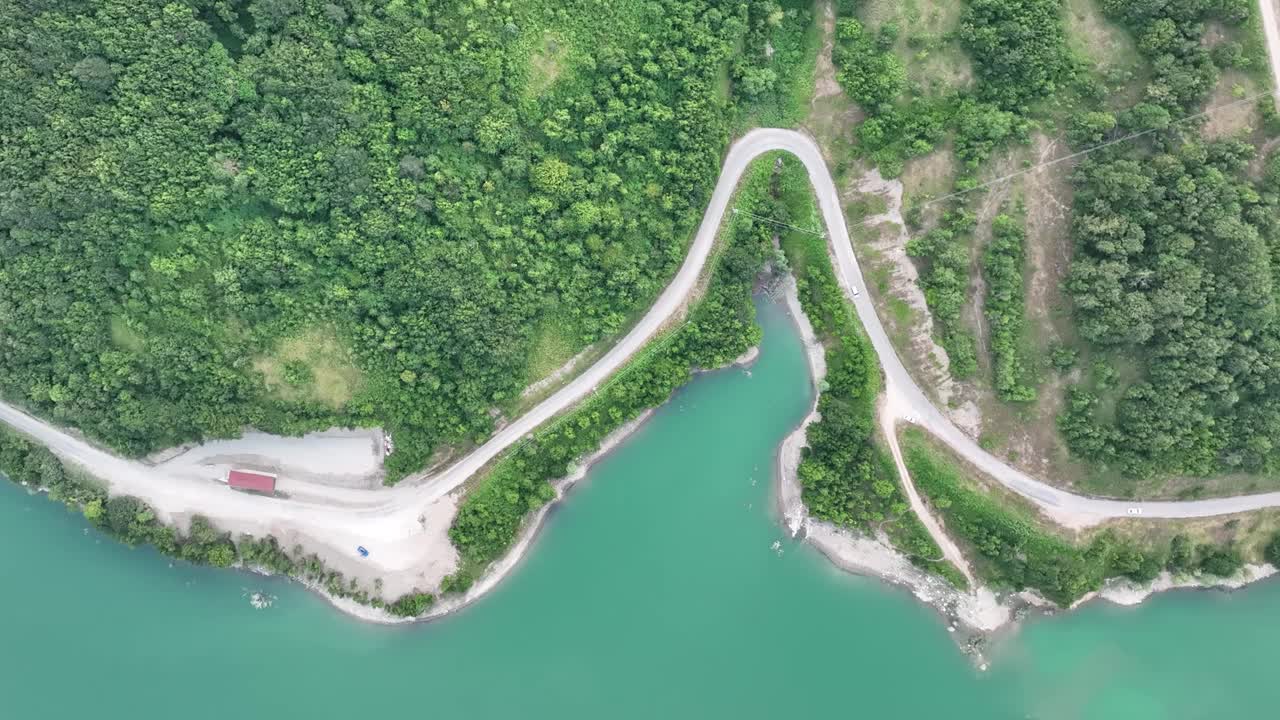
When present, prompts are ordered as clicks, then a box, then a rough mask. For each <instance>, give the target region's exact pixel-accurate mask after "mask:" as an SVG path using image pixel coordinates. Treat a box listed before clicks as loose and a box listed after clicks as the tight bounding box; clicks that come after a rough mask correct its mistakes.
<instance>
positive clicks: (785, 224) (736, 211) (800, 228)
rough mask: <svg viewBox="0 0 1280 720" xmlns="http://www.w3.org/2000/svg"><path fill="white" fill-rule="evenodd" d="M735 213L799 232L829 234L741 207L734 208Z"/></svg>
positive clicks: (824, 235) (818, 234)
mask: <svg viewBox="0 0 1280 720" xmlns="http://www.w3.org/2000/svg"><path fill="white" fill-rule="evenodd" d="M733 214H734V215H738V214H742V215H746V216H747V217H750V218H755V219H756V220H760V221H763V222H767V223H772V224H774V225H781V226H782V227H785V228H791V229H792V230H795V231H797V232H802V233H809V234H810V235H817V236H818V237H820V238H825V237H826V236H827V234H826V233H824V232H822V231H820V230H809V229H808V228H802V227H796V226H795V225H791V224H790V223H784V222H782V221H781V220H774V219H773V218H769V217H765V216H763V215H756V214H755V213H753V212H747V211H746V210H740V209H738V208H734V209H733Z"/></svg>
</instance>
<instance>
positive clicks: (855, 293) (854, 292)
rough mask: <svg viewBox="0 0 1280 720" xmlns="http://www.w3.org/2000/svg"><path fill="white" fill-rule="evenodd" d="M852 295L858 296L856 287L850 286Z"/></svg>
mask: <svg viewBox="0 0 1280 720" xmlns="http://www.w3.org/2000/svg"><path fill="white" fill-rule="evenodd" d="M851 290H852V292H853V296H854V297H858V288H856V287H855V288H851Z"/></svg>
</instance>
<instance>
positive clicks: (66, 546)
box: [0, 305, 1280, 720]
mask: <svg viewBox="0 0 1280 720" xmlns="http://www.w3.org/2000/svg"><path fill="white" fill-rule="evenodd" d="M761 321H762V323H763V324H764V327H765V332H766V337H765V342H764V345H763V348H762V350H763V352H762V354H761V357H760V360H759V361H758V362H757V364H756V366H755V367H754V368H752V370H751V372H750V374H748V373H746V372H745V371H742V370H736V369H734V370H725V371H720V372H717V373H712V374H710V375H706V376H703V377H701V378H699V379H698V380H696V381H695V382H693V383H692V384H691V385H690V386H689V387H687V388H686V389H685V390H684V391H682V392H680V393H679V394H678V395H677V396H676V397H675V398H674V400H673V401H672V402H671V403H669V404H668V405H667V406H665V407H664V408H663V409H662V410H660V411H659V412H658V413H657V414H656V416H655V417H654V418H653V420H651V421H650V422H649V423H648V424H647V425H645V426H644V428H642V429H641V430H640V432H638V433H637V434H636V436H634V437H633V438H632V440H631V441H629V442H628V443H626V444H625V445H624V446H623V447H621V448H619V449H618V451H617V452H615V453H613V454H611V455H610V456H609V457H608V458H607V459H606V460H604V461H603V462H601V463H600V464H599V465H597V466H596V467H595V468H593V469H592V471H591V473H590V475H589V476H588V478H587V480H586V481H585V482H584V484H582V485H581V486H579V487H578V488H576V489H575V490H574V491H573V492H572V493H571V495H570V497H569V499H568V500H567V502H566V503H564V505H563V506H561V507H560V508H558V509H557V510H556V511H555V512H553V514H552V516H551V518H550V522H549V523H548V525H547V527H546V529H545V532H543V533H542V535H541V536H540V537H539V538H538V540H537V542H536V543H535V546H534V548H533V551H532V552H531V553H530V556H529V558H528V561H527V562H525V563H524V564H523V565H522V566H521V567H520V568H519V569H518V570H517V571H516V572H514V573H513V574H512V576H511V577H510V578H509V579H508V580H507V581H505V582H503V583H502V584H501V585H500V586H499V588H498V589H497V590H496V591H495V592H494V593H493V594H491V595H490V596H489V597H487V598H485V599H484V600H482V601H481V602H479V603H477V604H476V605H474V606H472V607H471V608H468V609H467V610H464V611H463V612H461V613H459V614H457V615H455V616H452V617H449V618H446V619H443V620H441V621H437V622H433V623H427V624H422V625H415V626H411V627H381V626H376V625H368V624H364V623H360V622H358V621H354V620H351V619H350V618H347V617H345V616H343V615H341V614H340V613H338V612H337V611H336V610H333V609H332V608H330V607H329V606H328V605H327V604H326V603H325V602H324V601H323V600H321V599H319V598H317V597H315V596H313V595H311V594H310V593H308V592H306V591H304V590H302V589H300V588H298V587H297V586H295V585H291V584H289V583H287V582H284V581H280V580H274V579H263V578H259V577H255V576H251V575H246V574H240V573H233V572H219V571H214V570H210V569H204V568H192V567H188V566H185V565H181V564H177V565H174V564H171V563H170V561H169V560H168V559H165V558H162V557H160V556H158V555H157V554H155V553H154V552H152V551H149V550H145V549H138V550H130V549H128V548H125V547H122V546H119V545H117V544H115V543H113V542H112V541H110V540H105V539H101V538H99V537H98V536H97V535H96V533H94V532H92V531H90V530H88V529H87V528H86V525H85V522H84V521H83V520H82V519H80V518H79V517H78V516H76V515H73V514H70V513H67V512H65V511H64V510H63V509H62V508H61V507H60V506H57V505H55V504H53V503H49V502H47V501H46V500H44V499H43V498H41V497H33V496H28V495H25V494H24V493H23V491H22V490H21V489H18V488H14V487H12V486H11V485H9V484H7V483H4V484H0V540H3V543H4V544H3V549H2V550H0V579H3V583H4V590H5V592H4V593H3V594H2V595H0V603H2V604H3V608H0V718H20V719H23V720H25V719H26V718H95V719H104V720H114V719H116V718H129V719H130V720H132V719H135V718H168V717H178V718H183V719H184V720H186V719H191V718H218V719H219V720H226V719H227V718H292V717H306V718H353V717H375V716H386V715H390V716H392V717H450V716H451V717H459V718H463V717H465V718H499V717H500V718H517V717H518V718H526V717H527V718H602V717H607V718H660V717H716V718H719V717H725V718H775V717H783V716H793V715H797V714H799V713H823V714H826V715H829V716H836V717H854V718H981V719H984V720H986V719H990V718H1045V719H1054V720H1056V719H1058V718H1116V719H1118V720H1119V719H1123V720H1142V719H1146V718H1153V719H1155V718H1160V719H1163V718H1271V717H1275V716H1276V715H1277V711H1276V702H1277V701H1280V683H1276V682H1275V681H1274V679H1273V678H1274V676H1275V667H1276V664H1277V660H1280V624H1277V623H1275V622H1274V620H1273V618H1274V617H1275V609H1276V608H1278V607H1280V584H1277V583H1264V584H1262V585H1260V586H1257V587H1255V588H1252V589H1250V590H1248V591H1246V592H1240V593H1235V594H1231V595H1226V594H1221V593H1175V594H1171V595H1166V596H1163V597H1159V598H1157V599H1155V600H1154V601H1152V602H1150V603H1148V604H1146V605H1143V606H1141V607H1139V608H1116V607H1113V606H1109V605H1091V606H1088V607H1086V608H1085V609H1084V610H1082V611H1080V612H1077V613H1073V614H1070V615H1063V616H1059V617H1056V618H1051V619H1045V620H1039V621H1036V622H1033V623H1030V624H1029V626H1027V627H1025V628H1023V629H1022V630H1020V631H1019V632H1018V633H1016V634H1015V635H1013V636H1011V637H1009V638H1007V639H1005V640H1004V641H1002V642H1001V643H999V644H998V645H997V646H996V647H994V648H993V649H992V650H991V652H990V655H991V656H992V658H993V667H992V670H991V671H990V672H988V673H979V672H978V671H976V670H975V669H974V668H973V667H971V666H970V664H969V663H968V661H967V660H966V659H965V658H964V657H963V656H961V655H960V653H959V652H958V651H957V649H956V647H955V645H954V643H953V642H952V641H951V638H950V637H949V635H948V633H947V632H946V627H945V626H944V625H943V623H942V622H941V620H940V619H939V618H938V617H937V616H936V615H935V614H934V613H933V611H932V610H930V609H929V608H926V607H923V606H921V605H919V604H917V603H916V602H914V601H912V600H911V599H910V598H909V597H908V596H907V595H906V594H905V593H903V592H901V591H898V590H895V589H893V588H888V587H885V586H883V585H881V584H879V583H877V582H875V581H872V580H868V579H864V578H859V577H853V576H850V575H846V574H844V573H841V572H838V571H837V570H835V569H834V568H832V567H831V565H830V564H829V563H827V562H826V561H825V560H824V559H823V558H822V557H821V556H819V555H817V554H816V553H815V552H813V551H812V550H811V549H809V548H808V547H806V546H803V545H798V544H794V543H792V542H790V541H788V540H785V539H784V538H783V533H782V531H781V530H780V529H779V526H778V524H777V522H776V521H775V520H774V519H773V517H772V502H771V494H770V481H771V480H770V468H771V467H772V463H773V454H774V452H775V449H776V448H777V445H778V443H779V442H780V441H781V439H782V437H783V436H784V435H785V434H786V433H787V432H789V431H790V429H791V428H793V427H794V426H795V425H796V423H797V422H798V421H799V419H800V418H801V417H802V416H803V415H804V413H805V410H806V408H807V406H808V403H809V400H810V396H809V390H808V382H807V379H806V371H805V368H804V358H803V354H802V350H801V347H800V344H799V340H798V338H797V336H796V334H795V332H794V331H793V330H792V329H791V327H790V325H789V324H788V322H787V320H786V318H785V316H784V315H783V314H782V313H781V312H780V311H779V310H778V308H777V307H775V306H772V305H764V306H762V314H761ZM775 540H782V545H783V552H782V554H781V555H779V554H776V553H775V552H773V551H772V550H771V549H770V545H771V544H772V543H773V542H774V541H775ZM255 590H260V591H264V592H266V593H269V594H271V595H274V596H276V600H275V602H274V605H273V606H272V607H270V608H268V609H263V610H255V609H253V608H252V607H251V606H250V604H249V601H248V598H247V593H248V592H251V591H255Z"/></svg>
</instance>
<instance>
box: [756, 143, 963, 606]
mask: <svg viewBox="0 0 1280 720" xmlns="http://www.w3.org/2000/svg"><path fill="white" fill-rule="evenodd" d="M777 185H778V189H777V193H776V194H777V201H776V202H774V203H772V204H771V205H770V209H771V210H772V213H773V219H774V220H775V221H776V222H778V223H782V224H785V225H787V226H800V227H805V226H813V225H814V224H816V223H818V222H819V221H820V218H819V217H818V209H817V207H816V205H815V204H814V200H813V189H812V187H811V186H810V184H809V179H808V176H807V175H806V173H805V171H804V167H803V166H802V165H801V164H800V163H799V162H798V161H796V160H795V159H793V158H789V157H784V158H782V168H781V172H780V175H779V177H778V181H777ZM833 241H834V242H843V241H844V239H843V238H837V239H834V240H833ZM779 242H780V243H781V245H782V250H783V252H784V253H785V254H786V258H787V261H788V263H789V265H790V267H791V269H792V271H793V272H794V273H795V275H796V289H797V294H798V295H799V298H800V304H801V307H802V308H803V309H804V312H805V315H806V316H808V318H809V321H810V322H811V323H812V325H813V329H814V333H815V334H816V335H817V336H818V338H819V340H820V341H821V342H822V344H823V346H824V347H825V353H826V360H827V362H826V364H827V376H826V378H825V380H824V381H823V383H822V386H821V389H820V390H821V392H820V394H819V396H818V413H819V415H820V419H819V420H817V421H816V422H814V423H812V424H811V425H809V428H808V432H807V440H808V448H807V449H806V450H805V452H804V456H803V460H802V461H801V463H800V468H799V471H798V475H799V480H800V485H801V489H802V499H803V500H804V503H805V505H806V506H807V507H808V509H809V512H810V514H811V515H813V516H814V517H816V518H818V519H820V520H826V521H829V522H832V523H834V524H836V525H840V526H842V527H848V528H855V529H858V530H860V531H862V532H866V533H875V532H876V531H879V530H883V531H884V532H885V533H886V535H887V536H888V537H889V539H890V541H891V542H892V543H893V545H894V546H895V547H897V548H898V549H899V550H901V551H902V552H903V553H905V554H906V555H907V556H908V557H910V558H911V561H912V562H913V563H915V564H917V565H919V566H920V567H923V568H925V569H927V570H931V571H933V572H936V573H938V574H939V575H942V576H943V577H945V578H946V579H947V580H949V581H950V582H951V583H953V584H955V585H956V586H957V587H964V586H965V584H966V583H965V579H964V575H963V574H961V573H960V572H959V570H957V569H956V568H955V567H954V566H952V565H951V564H950V563H948V562H945V561H941V560H940V558H941V557H942V551H941V550H940V549H939V548H938V545H937V544H936V543H935V542H934V541H933V538H931V537H929V532H928V531H927V530H926V529H925V527H924V525H923V524H922V523H921V522H920V519H919V518H917V517H916V516H915V513H913V512H912V511H911V508H910V506H909V505H908V504H907V501H906V498H905V497H904V496H903V492H902V487H901V484H900V483H901V479H900V478H898V476H897V470H896V469H895V468H894V465H893V461H892V460H891V459H890V458H889V456H888V454H887V453H885V451H884V450H883V449H882V448H880V447H878V446H877V443H876V441H875V434H876V419H875V417H876V399H877V397H878V396H879V395H880V390H881V377H880V365H879V363H878V361H877V360H876V355H875V352H874V350H873V349H872V348H871V343H870V342H869V341H868V340H867V337H866V335H865V333H864V332H863V330H862V327H861V325H860V324H859V323H858V321H857V319H856V317H855V316H854V312H853V309H852V308H851V307H850V306H849V304H848V302H847V301H846V299H845V295H844V292H843V291H842V290H841V289H840V285H839V283H838V282H837V280H836V276H835V271H834V269H833V268H832V266H831V260H830V257H829V256H828V254H827V240H826V238H825V235H815V234H813V233H811V232H805V231H800V230H798V229H789V230H787V231H785V232H783V233H781V234H780V236H779Z"/></svg>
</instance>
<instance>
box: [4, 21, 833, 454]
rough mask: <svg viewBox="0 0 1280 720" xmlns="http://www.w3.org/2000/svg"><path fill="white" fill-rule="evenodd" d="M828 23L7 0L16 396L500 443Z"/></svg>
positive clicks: (611, 314) (608, 321)
mask: <svg viewBox="0 0 1280 720" xmlns="http://www.w3.org/2000/svg"><path fill="white" fill-rule="evenodd" d="M808 9H809V5H808V3H798V2H787V3H784V4H783V5H782V6H779V5H777V4H775V3H772V2H764V1H753V2H745V3H717V2H710V1H709V0H680V1H677V2H664V3H652V2H635V3H607V2H597V1H596V0H576V1H570V2H564V3H543V2H527V3H511V2H485V1H483V0H469V1H465V2H421V1H419V2H392V3H381V2H369V1H368V0H256V1H254V2H247V3H245V2H228V1H227V0H218V1H217V2H202V1H199V0H186V1H174V2H154V1H147V0H143V1H142V2H122V1H121V0H84V1H79V0H65V1H57V0H50V1H49V2H11V3H3V4H0V102H2V103H3V104H4V105H5V107H7V108H8V109H9V110H8V112H5V113H3V114H0V395H3V397H5V398H6V399H8V400H10V401H14V402H17V403H19V404H21V405H24V406H26V407H28V408H30V409H32V410H33V411H35V412H37V413H39V414H40V415H41V416H43V417H46V418H50V419H52V420H54V421H57V422H60V423H65V424H69V425H74V426H77V427H80V428H82V429H84V430H85V431H87V432H88V433H89V434H90V435H92V436H94V437H96V438H98V439H101V440H104V441H106V442H107V443H109V444H110V445H112V446H113V447H116V448H119V449H121V450H124V451H126V452H128V453H131V454H138V453H144V452H147V451H151V450H154V449H156V448H160V447H164V446H169V445H174V444H177V443H180V442H182V441H186V440H190V439H194V438H200V437H209V436H219V437H222V436H232V435H235V434H237V433H238V432H240V430H241V429H242V428H243V427H245V426H246V425H253V426H256V427H259V428H262V429H266V430H270V431H277V432H299V431H303V430H307V429H312V428H318V427H323V426H327V425H331V424H368V425H382V426H385V427H387V428H388V429H389V430H391V431H392V432H393V433H394V435H395V437H396V441H397V448H398V452H397V453H396V454H395V455H393V456H391V458H390V459H389V461H388V462H389V471H390V472H389V474H390V476H391V478H392V479H394V478H396V477H399V476H400V475H403V474H404V473H405V472H408V471H411V470H413V469H416V468H417V467H420V466H421V465H422V464H423V462H424V461H425V459H426V458H427V457H428V456H429V455H430V453H431V452H432V450H433V449H434V448H436V447H437V446H439V445H440V444H441V443H455V442H467V441H472V440H475V439H478V438H482V437H484V436H485V435H487V434H488V433H489V432H490V431H491V429H492V425H493V415H492V414H491V411H492V410H493V409H494V408H499V409H501V408H504V407H506V406H508V405H509V404H510V403H512V402H513V401H514V399H515V398H516V397H517V396H518V394H519V391H520V390H521V388H522V387H523V386H524V385H525V384H526V383H527V382H528V381H530V380H531V379H536V378H532V377H530V374H531V369H530V367H529V358H530V357H531V356H532V355H534V354H535V351H536V349H537V348H538V347H540V346H541V345H543V344H548V343H549V344H552V345H555V344H556V343H559V344H560V345H563V346H565V347H567V348H568V349H569V350H570V354H571V352H572V351H574V350H576V349H578V348H580V347H582V346H584V345H586V344H587V343H590V342H592V341H595V340H598V339H601V338H604V337H607V336H609V335H611V334H613V333H616V332H618V331H619V330H620V329H622V328H623V327H624V326H625V325H626V323H627V322H628V318H629V317H630V316H631V315H632V314H633V313H635V312H636V311H637V310H639V309H640V308H642V307H643V306H644V305H645V303H646V302H647V301H648V300H649V299H650V298H651V297H652V296H654V295H655V294H656V292H657V290H658V289H659V288H660V287H661V285H662V284H663V283H664V282H665V280H666V279H667V277H668V276H669V275H670V273H671V272H672V270H673V268H674V267H675V265H676V264H677V262H678V261H679V260H680V258H681V257H682V256H683V253H684V248H685V246H686V244H687V239H688V236H689V234H690V231H691V228H692V227H693V225H694V223H695V221H696V219H697V217H698V216H699V215H700V213H701V212H702V208H703V204H704V201H705V197H706V195H707V193H708V191H709V188H710V183H711V182H712V181H713V179H714V177H715V174H716V171H717V169H718V165H719V159H720V155H721V152H722V151H723V149H724V147H725V145H726V142H727V140H728V137H729V132H730V128H731V127H733V126H734V124H735V123H736V122H739V121H740V119H741V118H743V117H745V113H748V112H751V111H753V109H756V108H771V109H773V111H774V115H775V116H776V115H777V114H778V113H777V108H779V107H785V106H786V104H787V102H788V101H787V100H785V99H779V97H778V96H780V95H782V94H785V93H791V92H793V90H792V89H791V88H790V87H789V86H787V84H786V82H785V81H786V75H787V73H786V72H782V71H781V70H782V69H780V68H777V67H775V66H774V65H773V63H774V60H773V58H772V56H771V53H770V52H768V47H769V43H770V40H771V39H772V37H773V36H774V34H777V36H778V45H779V47H780V48H783V49H784V51H785V52H784V54H783V55H782V56H779V62H781V60H782V58H789V59H790V60H789V61H792V62H794V61H796V58H797V57H798V56H799V54H800V52H799V50H798V48H799V47H801V46H802V44H803V42H802V39H803V36H804V33H805V31H806V30H807V28H808V27H809V26H810V24H811V23H810V15H809V12H808ZM740 113H741V114H740ZM548 335H553V336H555V337H548ZM564 359H567V357H562V358H560V361H563V360H564Z"/></svg>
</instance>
